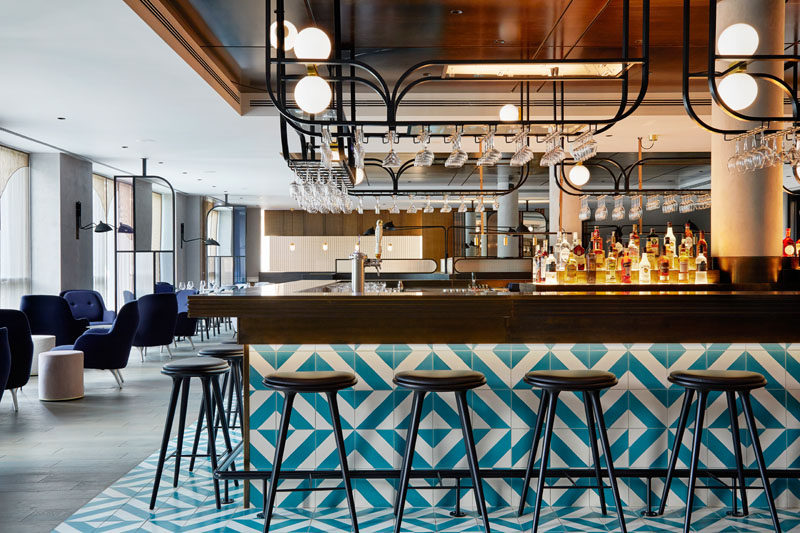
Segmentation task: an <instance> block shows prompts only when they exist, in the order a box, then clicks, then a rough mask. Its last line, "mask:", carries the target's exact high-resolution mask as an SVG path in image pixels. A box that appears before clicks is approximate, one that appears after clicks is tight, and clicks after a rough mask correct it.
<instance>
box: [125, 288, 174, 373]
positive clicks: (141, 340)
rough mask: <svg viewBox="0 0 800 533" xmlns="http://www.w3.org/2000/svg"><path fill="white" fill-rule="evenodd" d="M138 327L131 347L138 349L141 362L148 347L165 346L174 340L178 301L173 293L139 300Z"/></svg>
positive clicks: (149, 295) (170, 353)
mask: <svg viewBox="0 0 800 533" xmlns="http://www.w3.org/2000/svg"><path fill="white" fill-rule="evenodd" d="M138 302H139V327H138V328H137V329H136V335H134V337H133V345H134V346H136V347H137V348H139V351H140V353H141V356H142V361H144V358H145V357H146V356H147V348H148V347H149V346H166V347H167V351H168V352H169V356H170V357H172V350H170V347H169V345H170V344H172V341H173V340H174V338H175V322H177V320H178V299H177V297H176V296H175V293H174V292H168V293H161V294H146V295H144V296H142V297H141V298H139V300H138Z"/></svg>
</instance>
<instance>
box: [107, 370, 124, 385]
mask: <svg viewBox="0 0 800 533" xmlns="http://www.w3.org/2000/svg"><path fill="white" fill-rule="evenodd" d="M109 372H111V375H112V376H114V379H116V380H117V386H119V388H120V389H121V388H122V380H121V379H120V377H119V376H118V375H117V371H116V369H113V368H112V369H111V370H109Z"/></svg>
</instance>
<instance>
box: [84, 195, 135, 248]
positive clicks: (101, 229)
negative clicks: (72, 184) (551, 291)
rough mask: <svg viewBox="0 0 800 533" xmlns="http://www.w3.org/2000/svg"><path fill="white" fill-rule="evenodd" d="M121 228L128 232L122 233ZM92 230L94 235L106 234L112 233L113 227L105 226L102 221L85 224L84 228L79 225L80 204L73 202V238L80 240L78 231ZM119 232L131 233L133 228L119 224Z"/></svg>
mask: <svg viewBox="0 0 800 533" xmlns="http://www.w3.org/2000/svg"><path fill="white" fill-rule="evenodd" d="M122 226H125V227H126V228H127V229H128V230H129V231H124V230H123V228H122ZM92 228H94V232H95V233H108V232H109V231H113V230H114V226H109V225H108V224H106V223H105V222H103V221H102V220H101V221H100V222H98V223H97V224H95V223H94V222H90V223H89V224H86V225H85V226H83V225H81V203H80V202H75V238H76V239H80V238H81V235H80V231H81V230H87V229H92ZM119 231H120V233H133V228H131V227H130V226H127V225H125V224H120V229H119Z"/></svg>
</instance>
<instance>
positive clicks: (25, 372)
mask: <svg viewBox="0 0 800 533" xmlns="http://www.w3.org/2000/svg"><path fill="white" fill-rule="evenodd" d="M54 298H57V296H54ZM0 328H2V330H3V331H5V332H6V333H5V342H6V343H7V344H8V349H9V352H10V357H11V365H10V368H9V374H8V379H7V380H6V383H5V385H4V387H2V389H5V390H10V391H11V399H12V401H13V402H14V410H15V411H17V410H18V405H17V390H18V389H19V388H21V387H23V386H25V385H26V384H27V383H28V379H30V377H31V363H33V340H32V339H31V327H30V325H29V324H28V318H27V317H26V316H25V313H23V312H22V311H17V310H16V309H0ZM0 337H2V334H0ZM4 349H5V346H4V343H3V341H2V339H0V359H2V358H3V355H2V351H3V350H4ZM0 392H2V390H0Z"/></svg>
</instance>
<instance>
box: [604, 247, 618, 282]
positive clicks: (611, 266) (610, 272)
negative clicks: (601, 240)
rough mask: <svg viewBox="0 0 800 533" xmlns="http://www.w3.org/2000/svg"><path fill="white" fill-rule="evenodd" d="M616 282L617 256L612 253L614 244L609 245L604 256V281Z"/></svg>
mask: <svg viewBox="0 0 800 533" xmlns="http://www.w3.org/2000/svg"><path fill="white" fill-rule="evenodd" d="M616 282H617V257H616V255H615V254H614V246H613V245H610V246H609V249H608V257H606V283H616Z"/></svg>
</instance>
